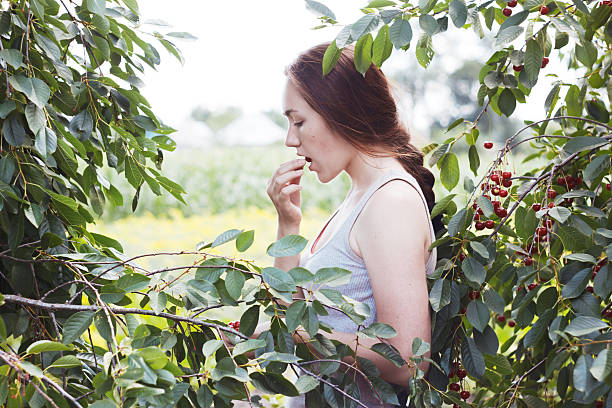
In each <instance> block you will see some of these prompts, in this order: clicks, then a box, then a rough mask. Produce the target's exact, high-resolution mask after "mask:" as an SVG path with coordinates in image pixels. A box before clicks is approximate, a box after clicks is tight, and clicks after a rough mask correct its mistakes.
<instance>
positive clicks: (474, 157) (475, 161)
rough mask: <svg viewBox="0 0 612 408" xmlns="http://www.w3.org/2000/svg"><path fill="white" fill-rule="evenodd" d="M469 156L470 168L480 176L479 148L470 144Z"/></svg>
mask: <svg viewBox="0 0 612 408" xmlns="http://www.w3.org/2000/svg"><path fill="white" fill-rule="evenodd" d="M468 157H469V159H470V170H472V173H474V175H475V176H478V168H479V167H480V157H479V156H478V149H476V146H474V145H472V146H470V149H469V151H468Z"/></svg>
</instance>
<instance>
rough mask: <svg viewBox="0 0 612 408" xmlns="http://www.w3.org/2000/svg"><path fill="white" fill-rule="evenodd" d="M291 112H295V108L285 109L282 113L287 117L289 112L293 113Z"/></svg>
mask: <svg viewBox="0 0 612 408" xmlns="http://www.w3.org/2000/svg"><path fill="white" fill-rule="evenodd" d="M293 112H297V111H296V110H295V109H287V110H286V111H285V113H284V115H285V116H287V117H288V116H289V115H290V114H291V113H293Z"/></svg>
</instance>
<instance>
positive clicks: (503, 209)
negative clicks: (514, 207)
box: [500, 208, 508, 217]
mask: <svg viewBox="0 0 612 408" xmlns="http://www.w3.org/2000/svg"><path fill="white" fill-rule="evenodd" d="M506 215H508V210H506V209H505V208H502V209H501V215H500V217H505V216H506Z"/></svg>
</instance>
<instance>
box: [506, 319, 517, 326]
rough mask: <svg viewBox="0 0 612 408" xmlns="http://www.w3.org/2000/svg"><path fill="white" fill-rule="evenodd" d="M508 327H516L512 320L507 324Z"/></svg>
mask: <svg viewBox="0 0 612 408" xmlns="http://www.w3.org/2000/svg"><path fill="white" fill-rule="evenodd" d="M508 326H510V327H514V326H516V322H515V321H514V320H510V321H509V322H508Z"/></svg>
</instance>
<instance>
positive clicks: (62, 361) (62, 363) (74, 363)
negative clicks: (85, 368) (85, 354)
mask: <svg viewBox="0 0 612 408" xmlns="http://www.w3.org/2000/svg"><path fill="white" fill-rule="evenodd" d="M81 365H82V364H81V360H79V359H78V358H77V356H72V355H68V356H64V357H60V358H58V359H57V360H55V361H54V362H53V363H52V364H51V365H50V367H54V368H71V367H80V366H81Z"/></svg>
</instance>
